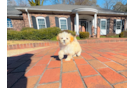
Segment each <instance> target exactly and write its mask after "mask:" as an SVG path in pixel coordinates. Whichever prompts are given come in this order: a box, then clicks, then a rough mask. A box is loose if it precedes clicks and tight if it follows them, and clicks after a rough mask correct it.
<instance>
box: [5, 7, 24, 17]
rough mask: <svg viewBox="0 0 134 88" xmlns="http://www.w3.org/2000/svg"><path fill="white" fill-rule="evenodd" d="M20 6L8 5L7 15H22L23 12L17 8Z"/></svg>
mask: <svg viewBox="0 0 134 88" xmlns="http://www.w3.org/2000/svg"><path fill="white" fill-rule="evenodd" d="M16 7H18V6H7V15H21V14H22V12H21V11H19V10H17V9H15V8H16Z"/></svg>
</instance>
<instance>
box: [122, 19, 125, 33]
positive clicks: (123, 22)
mask: <svg viewBox="0 0 134 88" xmlns="http://www.w3.org/2000/svg"><path fill="white" fill-rule="evenodd" d="M124 25H125V19H123V20H122V31H124V30H125V26H124Z"/></svg>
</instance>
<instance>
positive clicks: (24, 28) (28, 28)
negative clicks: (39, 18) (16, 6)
mask: <svg viewBox="0 0 134 88" xmlns="http://www.w3.org/2000/svg"><path fill="white" fill-rule="evenodd" d="M31 29H34V28H32V27H23V28H22V29H21V31H24V30H31Z"/></svg>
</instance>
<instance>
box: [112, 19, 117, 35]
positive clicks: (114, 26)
mask: <svg viewBox="0 0 134 88" xmlns="http://www.w3.org/2000/svg"><path fill="white" fill-rule="evenodd" d="M115 31H116V19H114V23H113V33H115Z"/></svg>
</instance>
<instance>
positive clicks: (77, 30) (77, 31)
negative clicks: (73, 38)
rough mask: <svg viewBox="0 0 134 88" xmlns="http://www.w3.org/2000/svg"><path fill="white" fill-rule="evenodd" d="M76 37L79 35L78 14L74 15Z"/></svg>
mask: <svg viewBox="0 0 134 88" xmlns="http://www.w3.org/2000/svg"><path fill="white" fill-rule="evenodd" d="M75 32H76V35H79V14H78V13H76V31H75Z"/></svg>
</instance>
